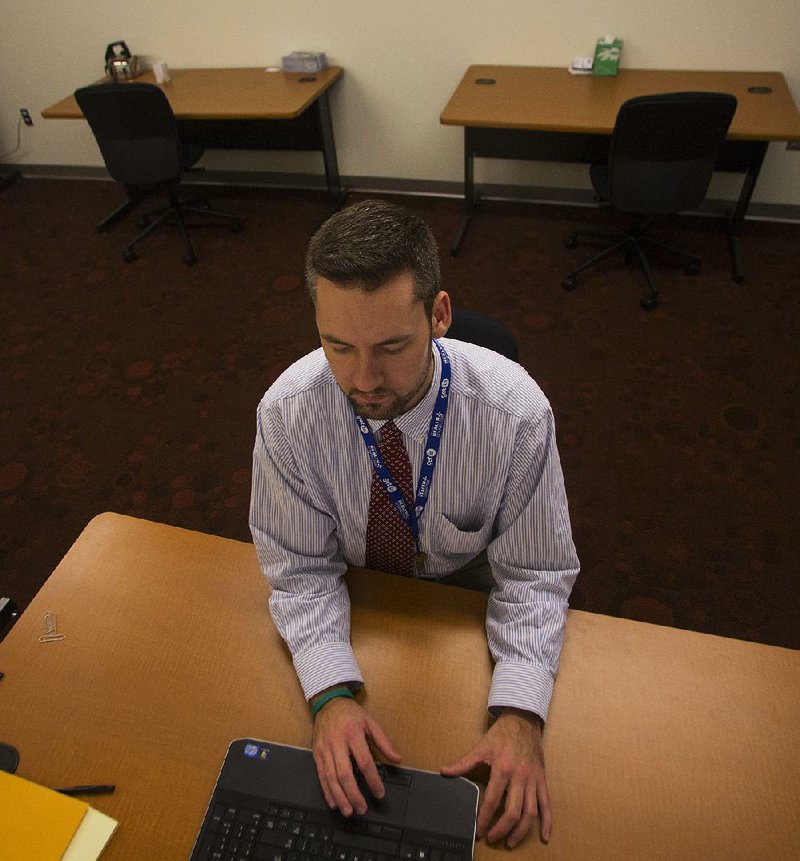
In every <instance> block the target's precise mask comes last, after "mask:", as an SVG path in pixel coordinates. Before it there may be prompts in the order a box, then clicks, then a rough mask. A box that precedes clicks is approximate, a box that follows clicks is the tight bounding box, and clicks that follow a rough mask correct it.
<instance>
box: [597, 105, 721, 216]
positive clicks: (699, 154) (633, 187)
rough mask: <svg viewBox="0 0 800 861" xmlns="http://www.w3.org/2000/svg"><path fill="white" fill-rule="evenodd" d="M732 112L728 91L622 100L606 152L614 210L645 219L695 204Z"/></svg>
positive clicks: (702, 194) (704, 189)
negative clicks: (638, 214)
mask: <svg viewBox="0 0 800 861" xmlns="http://www.w3.org/2000/svg"><path fill="white" fill-rule="evenodd" d="M735 111H736V97H735V96H732V95H730V94H728V93H663V94H660V95H653V96H637V97H636V98H633V99H629V100H628V101H627V102H625V103H624V104H623V105H622V107H621V108H620V109H619V113H618V114H617V120H616V124H615V126H614V133H613V135H612V137H611V146H610V150H609V160H608V186H609V200H610V202H611V204H612V206H614V207H616V208H617V209H621V210H623V211H625V212H635V213H642V214H648V215H666V214H668V213H675V212H683V211H684V210H687V209H694V208H695V207H697V206H699V205H700V204H701V203H702V202H703V200H704V199H705V196H706V192H707V191H708V184H709V182H710V181H711V174H712V171H713V169H714V162H715V160H716V157H717V153H718V152H719V148H720V146H721V144H722V141H723V140H724V139H725V135H726V134H727V131H728V126H729V125H730V123H731V120H732V119H733V115H734V113H735Z"/></svg>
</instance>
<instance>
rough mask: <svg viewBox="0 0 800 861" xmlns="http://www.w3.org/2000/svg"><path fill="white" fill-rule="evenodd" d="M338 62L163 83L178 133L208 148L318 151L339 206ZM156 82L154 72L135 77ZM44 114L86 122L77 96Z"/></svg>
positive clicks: (191, 74)
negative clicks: (334, 118) (332, 98)
mask: <svg viewBox="0 0 800 861" xmlns="http://www.w3.org/2000/svg"><path fill="white" fill-rule="evenodd" d="M343 73H344V71H343V69H342V68H341V67H340V66H331V67H329V68H327V69H325V70H324V71H322V72H315V73H313V74H294V73H287V72H280V71H279V72H266V71H264V69H263V68H257V69H249V68H248V69H170V76H171V78H172V80H171V81H169V82H168V83H165V84H158V86H160V87H161V89H162V90H163V91H164V92H165V93H166V95H167V98H168V99H169V102H170V105H171V106H172V110H173V111H174V113H175V116H176V117H177V118H178V122H179V125H180V129H181V134H182V135H183V136H184V137H185V138H186V139H187V140H191V141H193V142H196V143H198V144H200V145H202V146H205V147H207V148H209V149H292V150H295V149H296V150H315V151H316V150H318V151H320V152H322V156H323V160H324V163H325V176H326V179H327V182H328V192H329V194H330V196H331V200H332V202H333V204H334V206H338V205H339V203H340V202H341V198H342V197H343V193H342V187H341V180H340V178H339V168H338V164H337V160H336V144H335V141H334V137H333V126H332V123H331V112H330V104H329V99H328V91H329V90H330V88H331V87H332V86H333V85H334V84H335V83H336V81H338V80H339V78H341V77H342V75H343ZM135 80H136V82H137V83H149V84H155V83H156V82H155V78H154V77H153V73H152V72H149V71H148V72H145V73H144V74H142V75H140V76H139V77H138V78H136V79H135ZM42 116H43V117H45V118H47V119H83V114H82V113H81V109H80V108H79V107H78V103H77V102H76V101H75V97H74V96H67V97H66V98H64V99H61V101H58V102H56V103H55V104H53V105H50V107H48V108H45V109H44V110H43V111H42Z"/></svg>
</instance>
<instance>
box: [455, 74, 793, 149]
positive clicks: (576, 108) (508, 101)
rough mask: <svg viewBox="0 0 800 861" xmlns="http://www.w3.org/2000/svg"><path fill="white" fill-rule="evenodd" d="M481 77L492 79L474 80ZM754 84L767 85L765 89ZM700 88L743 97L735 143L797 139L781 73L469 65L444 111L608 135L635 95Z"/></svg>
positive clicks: (489, 122)
mask: <svg viewBox="0 0 800 861" xmlns="http://www.w3.org/2000/svg"><path fill="white" fill-rule="evenodd" d="M477 79H490V80H494V81H495V83H494V84H477V83H475V82H476V80H477ZM750 87H770V88H771V90H772V92H770V93H767V94H763V93H762V94H759V93H751V92H749V91H748V88H750ZM684 90H701V91H712V92H726V93H732V94H733V95H734V96H736V98H737V99H738V101H739V104H738V107H737V109H736V114H735V115H734V118H733V122H732V123H731V127H730V131H729V133H728V137H729V138H730V139H731V140H776V141H786V140H795V139H800V113H798V110H797V107H796V106H795V103H794V100H793V99H792V95H791V92H790V91H789V88H788V86H787V84H786V80H785V79H784V77H783V75H782V74H781V73H780V72H712V71H708V72H706V71H666V70H655V69H620V71H619V74H618V75H617V76H616V77H594V76H592V75H571V74H570V73H569V72H568V71H567V70H566V69H565V68H546V67H536V66H470V67H469V68H468V69H467V71H466V73H465V75H464V77H463V78H462V79H461V82H460V84H459V85H458V87H457V88H456V90H455V92H454V93H453V95H452V97H451V99H450V101H449V102H448V104H447V107H445V109H444V111H443V112H442V115H441V118H440V120H441V122H442V123H443V124H445V125H456V126H472V127H478V128H507V129H532V130H538V131H557V132H579V133H593V134H610V133H611V131H612V130H613V128H614V121H615V119H616V116H617V113H618V111H619V108H620V106H621V105H622V103H623V102H624V101H626V100H627V99H630V98H633V97H634V96H641V95H649V94H654V93H666V92H677V91H684Z"/></svg>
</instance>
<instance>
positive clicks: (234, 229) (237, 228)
mask: <svg viewBox="0 0 800 861" xmlns="http://www.w3.org/2000/svg"><path fill="white" fill-rule="evenodd" d="M241 232H242V224H241V222H240V221H239V220H238V219H237V220H236V221H234V222H233V223H232V224H231V233H241Z"/></svg>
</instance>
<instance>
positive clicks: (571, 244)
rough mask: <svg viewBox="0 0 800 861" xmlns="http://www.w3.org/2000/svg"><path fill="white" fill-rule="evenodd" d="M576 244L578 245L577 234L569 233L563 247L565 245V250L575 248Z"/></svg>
mask: <svg viewBox="0 0 800 861" xmlns="http://www.w3.org/2000/svg"><path fill="white" fill-rule="evenodd" d="M577 244H578V234H577V233H570V235H569V236H568V237H567V238H566V239H565V240H564V245H566V246H567V248H575V246H576V245H577Z"/></svg>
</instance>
